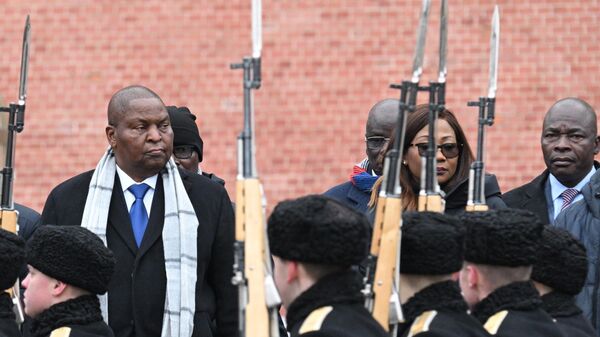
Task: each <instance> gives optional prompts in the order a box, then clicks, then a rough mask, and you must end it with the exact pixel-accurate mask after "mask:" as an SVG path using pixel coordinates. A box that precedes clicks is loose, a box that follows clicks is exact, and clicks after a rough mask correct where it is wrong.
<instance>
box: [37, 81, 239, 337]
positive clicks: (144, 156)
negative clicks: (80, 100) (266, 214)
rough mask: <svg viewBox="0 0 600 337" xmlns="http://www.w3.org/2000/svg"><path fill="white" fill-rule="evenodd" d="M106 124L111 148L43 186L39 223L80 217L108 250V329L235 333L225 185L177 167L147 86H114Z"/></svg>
mask: <svg viewBox="0 0 600 337" xmlns="http://www.w3.org/2000/svg"><path fill="white" fill-rule="evenodd" d="M108 124H109V125H108V126H107V127H106V135H107V138H108V142H109V144H110V149H109V150H108V151H107V153H106V154H105V155H104V157H103V158H102V160H101V161H100V163H99V164H98V166H97V168H96V170H94V171H89V172H86V173H83V174H80V175H78V176H75V177H73V178H71V179H69V180H67V181H65V182H63V183H62V184H60V185H58V186H57V187H56V188H55V189H54V190H53V191H52V192H51V193H50V195H49V196H48V199H47V201H46V205H45V206H44V211H43V212H42V223H43V224H60V225H71V226H79V225H82V226H86V227H88V228H90V229H91V230H92V231H94V233H96V234H97V235H98V236H100V237H101V238H102V239H103V241H104V242H105V243H106V244H107V245H108V247H109V248H110V249H111V250H112V251H113V252H114V254H115V257H116V259H117V264H116V268H115V275H114V277H113V279H112V281H111V283H110V284H109V288H108V296H107V305H106V310H107V315H108V322H109V324H110V326H111V328H112V329H113V331H114V332H115V336H117V337H130V336H137V337H140V336H152V337H154V336H161V335H162V336H164V335H166V334H168V332H167V333H165V331H166V330H170V331H171V335H173V334H175V335H180V336H190V335H192V336H198V337H200V336H202V337H203V336H235V335H236V333H237V290H236V289H235V287H234V286H233V285H232V284H231V276H232V264H233V238H234V234H233V228H234V227H233V226H234V225H233V210H232V207H231V203H230V201H229V197H228V195H227V192H226V191H225V189H224V188H223V186H222V185H220V184H218V183H215V182H212V181H210V179H208V178H206V177H203V176H201V175H197V174H191V173H186V172H185V171H184V170H177V168H176V166H175V163H174V162H173V161H172V160H170V158H171V153H172V148H173V131H172V129H171V126H170V123H169V115H168V113H167V110H166V108H165V105H164V104H163V102H162V100H161V99H160V97H159V96H158V95H156V94H155V93H154V92H152V91H151V90H150V89H148V88H145V87H141V86H131V87H127V88H124V89H121V90H119V91H118V92H117V93H116V94H115V95H114V96H113V97H112V98H111V101H110V103H109V105H108ZM115 166H116V167H115ZM107 172H108V173H107ZM139 187H142V189H143V190H144V191H143V192H142V193H141V195H138V194H137V193H138V191H137V190H138V189H139ZM144 192H145V194H144ZM105 194H108V196H105ZM186 217H187V218H186ZM196 223H197V224H196ZM191 224H193V225H191ZM173 233H175V234H173ZM173 235H175V236H174V237H173ZM196 236H197V239H192V240H190V239H189V238H190V237H191V238H196ZM186 240H187V241H186ZM190 241H192V242H190ZM173 242H179V243H180V245H175V247H174V246H173ZM189 247H193V249H191V250H190V248H189ZM186 249H187V251H186ZM173 266H177V268H176V270H173V269H174V268H173ZM190 268H193V270H194V271H193V272H189V273H188V272H186V270H188V271H189V269H190ZM170 275H175V276H174V277H170ZM194 278H195V282H193V281H194ZM190 287H191V289H190ZM194 293H195V294H194ZM194 295H195V296H194ZM186 303H187V304H189V305H190V306H191V307H190V308H187V307H185V305H186ZM179 305H181V308H179V307H177V306H179ZM173 306H175V307H174V308H175V309H176V310H178V311H177V312H173V310H172V307H173ZM103 310H104V309H103ZM103 312H104V311H103ZM173 315H177V317H173ZM188 316H191V318H189V322H185V321H186V317H188ZM171 318H173V319H174V320H173V321H172V320H171ZM172 322H175V323H172ZM177 322H179V324H177ZM192 327H193V334H192V333H191V328H192ZM174 329H175V330H174ZM174 331H175V332H174Z"/></svg>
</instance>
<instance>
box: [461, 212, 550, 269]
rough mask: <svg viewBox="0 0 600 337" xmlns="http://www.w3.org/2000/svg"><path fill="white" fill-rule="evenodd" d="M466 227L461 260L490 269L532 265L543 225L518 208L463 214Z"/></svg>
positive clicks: (529, 213) (462, 218)
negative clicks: (463, 258)
mask: <svg viewBox="0 0 600 337" xmlns="http://www.w3.org/2000/svg"><path fill="white" fill-rule="evenodd" d="M460 220H461V221H462V222H463V224H465V225H466V227H467V235H466V238H465V261H468V262H473V263H479V264H487V265H492V266H505V267H520V266H530V265H533V263H534V262H535V257H536V251H537V248H538V243H539V240H540V239H541V236H542V230H543V228H544V225H543V224H542V223H541V222H540V220H539V219H538V218H537V216H536V215H535V214H533V213H531V212H529V211H526V210H521V209H513V208H507V209H499V210H491V211H486V212H467V213H463V214H462V215H461V217H460Z"/></svg>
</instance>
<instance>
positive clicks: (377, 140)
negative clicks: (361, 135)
mask: <svg viewBox="0 0 600 337" xmlns="http://www.w3.org/2000/svg"><path fill="white" fill-rule="evenodd" d="M389 140H390V139H389V138H387V137H383V136H371V137H366V138H365V142H367V149H369V150H378V149H380V148H381V147H383V146H384V145H385V143H387V142H388V141H389Z"/></svg>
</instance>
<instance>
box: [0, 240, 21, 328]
mask: <svg viewBox="0 0 600 337" xmlns="http://www.w3.org/2000/svg"><path fill="white" fill-rule="evenodd" d="M0 252H1V254H0V337H17V336H21V332H20V331H19V326H18V325H17V322H16V320H15V319H16V317H15V314H14V312H13V302H12V298H11V296H10V295H9V294H8V292H6V291H4V289H9V288H11V287H12V286H13V285H14V284H15V282H17V278H18V277H19V272H20V271H21V269H22V268H24V267H25V241H23V239H21V238H20V237H18V236H17V235H16V234H14V233H11V232H8V231H6V230H3V229H0Z"/></svg>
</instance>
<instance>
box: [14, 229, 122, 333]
mask: <svg viewBox="0 0 600 337" xmlns="http://www.w3.org/2000/svg"><path fill="white" fill-rule="evenodd" d="M27 266H28V268H29V274H28V275H27V277H26V278H25V279H24V280H23V287H24V288H25V293H24V295H23V298H24V300H23V302H24V303H25V313H27V315H28V316H29V317H32V318H33V320H32V322H31V330H30V331H29V332H30V333H31V336H32V337H48V336H52V337H54V336H61V337H96V336H97V337H114V334H113V332H112V330H111V329H110V328H109V327H108V325H107V324H106V323H105V322H104V320H103V318H102V312H101V310H100V301H99V300H98V297H97V296H96V295H100V294H104V293H105V292H106V290H107V288H108V282H109V281H110V279H111V277H112V275H113V272H114V270H115V258H114V255H113V253H112V252H111V251H110V250H109V249H108V248H106V247H105V246H104V243H103V242H102V240H100V239H99V238H98V237H97V236H96V235H95V234H94V233H92V232H90V231H89V230H87V229H85V228H83V227H76V226H69V227H63V226H42V227H40V228H39V229H38V230H37V231H36V232H35V234H34V235H33V237H32V238H31V239H30V240H29V241H28V242H27Z"/></svg>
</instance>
